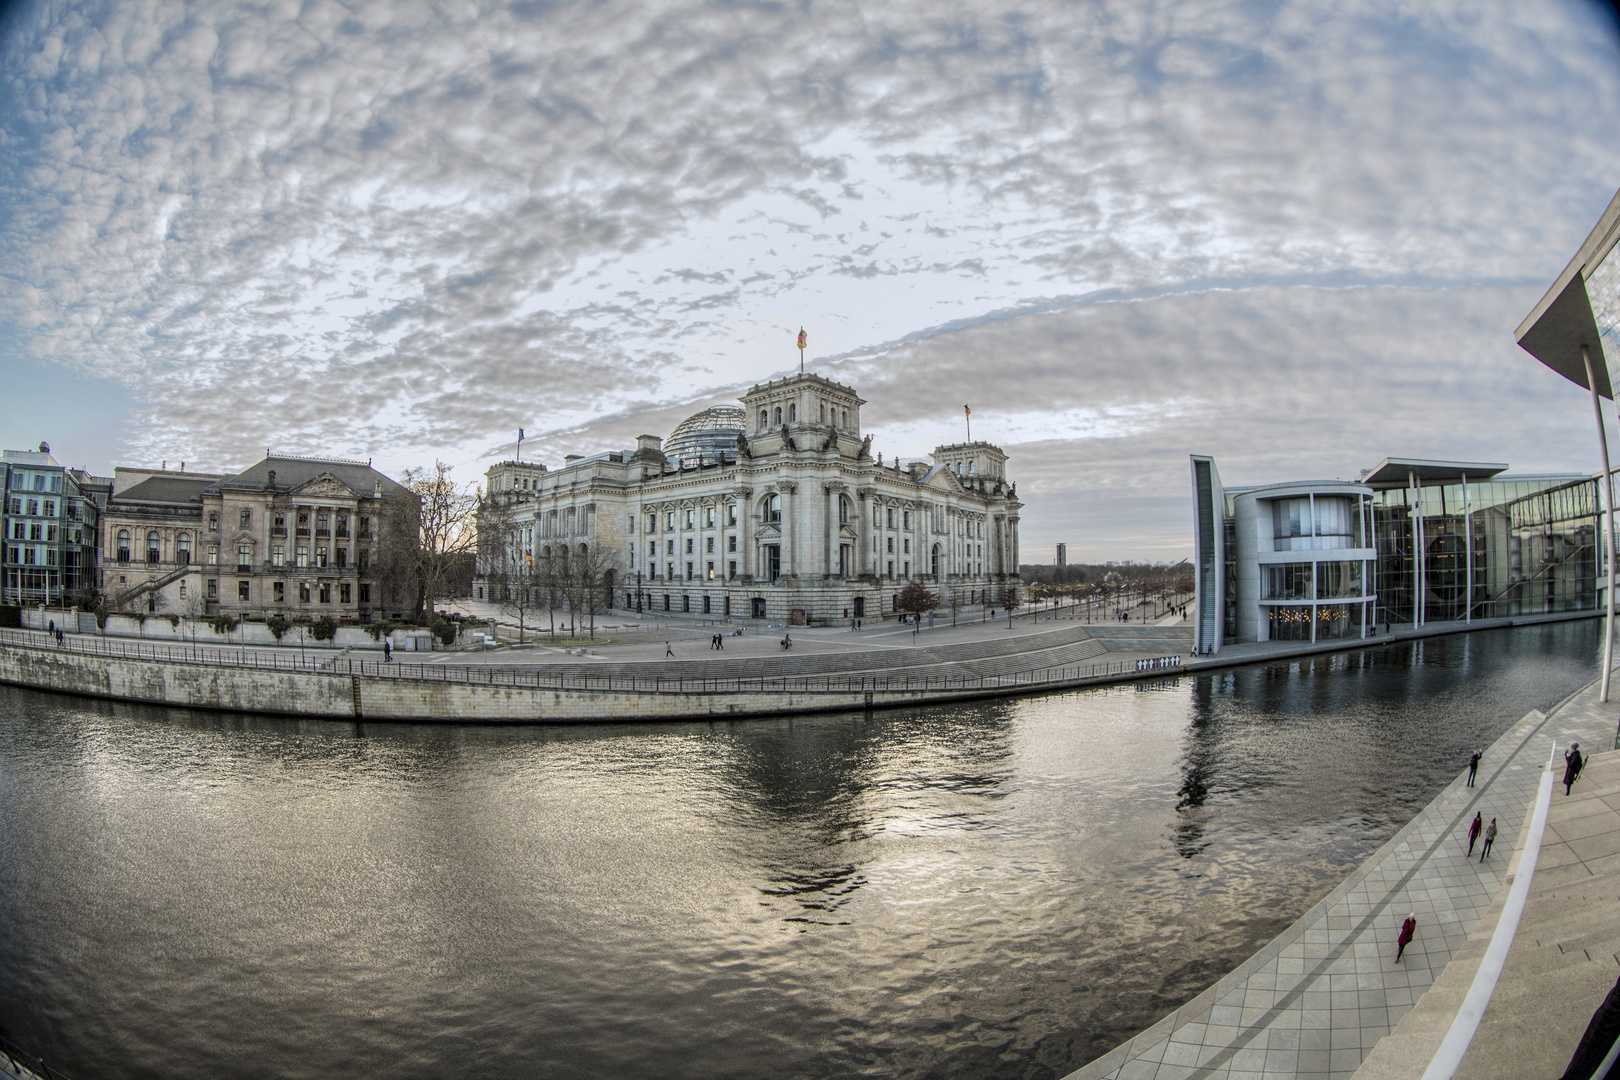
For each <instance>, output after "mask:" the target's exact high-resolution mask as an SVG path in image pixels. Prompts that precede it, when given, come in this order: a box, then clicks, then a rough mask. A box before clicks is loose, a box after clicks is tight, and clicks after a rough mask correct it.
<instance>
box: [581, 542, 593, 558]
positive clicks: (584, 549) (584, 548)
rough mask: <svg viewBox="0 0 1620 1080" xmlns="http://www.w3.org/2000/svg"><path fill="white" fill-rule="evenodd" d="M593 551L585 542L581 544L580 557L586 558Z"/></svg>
mask: <svg viewBox="0 0 1620 1080" xmlns="http://www.w3.org/2000/svg"><path fill="white" fill-rule="evenodd" d="M590 553H591V549H590V548H589V547H587V546H586V545H584V544H581V545H579V557H580V558H582V559H583V558H584V557H585V556H587V555H589V554H590Z"/></svg>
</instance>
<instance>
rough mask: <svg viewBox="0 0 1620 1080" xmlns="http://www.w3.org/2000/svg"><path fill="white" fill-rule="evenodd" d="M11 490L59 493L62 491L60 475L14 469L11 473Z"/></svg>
mask: <svg viewBox="0 0 1620 1080" xmlns="http://www.w3.org/2000/svg"><path fill="white" fill-rule="evenodd" d="M11 490H12V491H52V492H60V491H61V490H62V474H61V473H52V474H46V473H35V472H27V471H25V470H21V469H14V470H13V471H12V473H11Z"/></svg>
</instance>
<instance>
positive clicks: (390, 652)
mask: <svg viewBox="0 0 1620 1080" xmlns="http://www.w3.org/2000/svg"><path fill="white" fill-rule="evenodd" d="M393 658H394V645H393V643H392V642H391V641H389V640H388V639H387V638H383V660H384V661H388V660H392V659H393Z"/></svg>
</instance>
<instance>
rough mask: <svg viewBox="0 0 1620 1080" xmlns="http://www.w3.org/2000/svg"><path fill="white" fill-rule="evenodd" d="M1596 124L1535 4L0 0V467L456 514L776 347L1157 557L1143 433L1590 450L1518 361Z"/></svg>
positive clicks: (1493, 0)
mask: <svg viewBox="0 0 1620 1080" xmlns="http://www.w3.org/2000/svg"><path fill="white" fill-rule="evenodd" d="M1617 123H1620V33H1617V29H1616V19H1615V16H1614V14H1613V12H1612V11H1611V9H1609V8H1608V7H1606V6H1604V5H1601V4H1597V3H1592V2H1584V3H1580V2H1573V0H1569V2H1552V0H1517V2H1498V0H1469V2H1448V0H1437V2H1432V3H1423V4H1402V3H1396V2H1392V0H1378V2H1366V0H1322V2H1292V0H1271V2H1263V3H1259V2H1257V3H1242V2H1228V3H1223V2H1220V0H1190V2H1177V0H1170V2H1158V0H1122V2H1120V0H1096V2H1088V0H1023V2H997V0H926V2H910V0H885V2H884V3H881V4H877V3H871V4H866V5H862V4H857V3H851V2H848V0H827V2H822V0H799V2H796V3H778V2H767V0H756V2H747V0H727V2H717V3H705V2H699V0H668V2H649V0H639V2H638V0H600V2H593V3H567V2H553V0H515V2H511V3H487V4H477V3H466V2H455V0H445V2H438V3H427V2H419V0H377V2H371V0H351V2H347V3H336V2H326V0H306V2H302V3H299V2H285V3H284V2H276V0H258V2H253V3H215V2H188V0H118V2H116V3H115V2H112V0H106V2H101V3H97V2H93V0H84V2H72V3H68V2H61V0H13V2H11V3H9V4H8V5H6V6H5V7H4V8H3V9H0V368H3V370H4V372H5V379H4V383H3V385H4V386H5V395H4V401H3V404H0V443H3V444H4V445H5V446H7V447H22V448H32V447H33V446H34V445H36V444H37V443H38V442H39V441H40V440H48V441H49V442H50V443H51V445H52V447H53V450H54V451H55V453H56V456H57V457H58V459H59V460H62V461H63V462H64V463H66V464H72V465H78V466H82V467H86V468H90V469H92V470H94V471H97V472H103V473H105V472H107V471H108V470H110V469H111V467H112V466H113V465H115V464H116V465H143V466H144V465H156V464H159V463H161V462H165V461H166V462H168V463H169V464H170V466H171V467H173V466H175V465H177V464H178V463H179V462H181V461H184V462H186V463H187V466H186V467H187V468H188V469H198V470H220V471H224V470H231V469H240V468H244V467H246V466H247V465H249V464H251V463H252V462H254V461H256V460H258V458H259V457H260V456H261V455H262V454H263V453H264V451H265V450H266V449H270V450H274V451H276V452H278V453H297V454H310V455H321V456H332V457H339V458H348V459H357V460H368V459H369V460H372V461H374V462H375V464H376V465H377V466H378V467H379V468H382V469H384V470H385V471H388V472H390V473H392V474H396V475H397V474H398V473H399V472H400V471H401V470H403V469H405V468H407V467H410V466H420V465H426V464H430V463H432V462H433V461H434V460H443V461H446V462H449V463H451V464H453V465H454V466H455V467H456V470H457V476H458V477H460V478H461V479H462V480H464V481H466V482H469V483H472V482H476V481H478V480H479V479H481V477H482V474H483V471H484V470H485V469H486V468H488V467H489V465H491V464H493V463H494V462H496V461H498V460H503V459H508V458H510V457H511V456H512V454H513V443H514V440H515V438H516V433H517V430H518V428H519V427H522V428H524V429H526V431H527V434H528V441H526V442H525V444H524V447H523V451H524V457H525V459H526V460H540V461H546V462H548V463H553V464H560V462H561V458H562V456H563V454H565V453H593V452H596V451H600V450H606V449H619V448H626V447H631V446H633V445H634V438H635V436H636V435H637V434H640V433H642V432H649V433H652V434H666V433H667V432H668V431H669V429H670V428H672V427H673V426H674V425H675V424H676V423H677V422H678V421H679V420H680V419H681V418H682V417H684V416H686V415H688V414H690V413H692V412H695V411H696V410H698V409H700V408H703V407H706V406H708V405H712V404H717V403H726V402H733V401H734V400H735V399H736V398H737V397H738V396H739V395H740V394H741V393H742V392H744V391H745V390H746V389H747V388H748V387H749V386H750V385H752V384H754V383H756V382H761V381H764V380H766V379H769V378H773V377H779V376H781V375H783V374H787V373H789V372H791V371H793V370H796V369H797V363H798V353H797V350H796V349H795V348H794V340H795V338H796V336H797V333H798V330H799V328H800V327H801V326H802V327H804V328H805V330H806V331H807V334H808V338H809V348H808V350H807V358H808V361H809V366H810V368H811V369H812V370H815V371H817V372H819V373H821V374H823V375H826V376H828V377H829V378H833V379H837V380H839V381H841V382H844V383H848V384H850V385H853V386H854V387H856V389H857V390H858V391H859V392H860V393H861V395H862V396H863V397H864V398H866V399H867V400H868V402H869V404H868V405H866V406H865V408H864V409H863V411H862V419H863V423H864V426H865V428H866V430H867V431H868V432H869V433H871V434H873V436H874V438H873V452H874V453H877V452H883V453H884V454H885V456H886V458H888V459H892V458H895V457H899V458H901V459H902V460H906V459H913V458H926V456H927V454H928V452H929V451H930V450H931V449H932V448H933V447H934V446H935V445H938V444H940V443H945V442H955V441H959V440H961V439H962V438H963V411H962V409H963V406H964V405H970V406H971V407H972V409H973V434H974V435H975V437H977V438H980V439H987V440H990V441H992V442H994V443H996V444H998V445H1000V446H1001V447H1003V448H1004V449H1005V450H1006V451H1007V452H1008V454H1009V455H1010V458H1011V460H1010V462H1009V465H1008V469H1009V473H1010V475H1011V476H1012V478H1013V479H1015V480H1016V481H1017V482H1018V492H1019V496H1020V498H1022V499H1023V501H1024V502H1025V504H1026V505H1025V508H1024V511H1023V518H1022V529H1021V533H1022V549H1023V557H1024V559H1025V561H1031V562H1044V561H1049V560H1050V559H1051V558H1052V553H1053V545H1054V544H1055V543H1057V542H1060V541H1061V542H1066V543H1067V544H1068V551H1069V558H1070V560H1071V561H1082V560H1086V561H1090V560H1096V561H1102V560H1105V559H1138V560H1149V561H1153V560H1174V559H1177V558H1181V557H1183V556H1185V555H1187V554H1188V553H1189V552H1190V549H1191V540H1190V529H1191V511H1190V503H1189V497H1188V487H1189V480H1188V466H1187V455H1188V454H1189V453H1208V454H1213V455H1214V456H1215V457H1216V460H1217V464H1218V466H1219V468H1220V470H1221V474H1222V477H1223V479H1225V480H1226V481H1227V482H1228V483H1234V484H1236V483H1259V482H1268V481H1280V480H1285V479H1306V478H1310V479H1321V478H1334V477H1339V478H1345V479H1349V478H1353V477H1354V476H1355V474H1356V473H1358V472H1359V471H1360V470H1362V469H1365V468H1367V467H1370V466H1372V465H1374V464H1376V463H1377V462H1378V461H1379V460H1381V459H1382V458H1384V457H1385V456H1411V457H1439V458H1451V459H1461V460H1482V461H1500V462H1508V463H1510V464H1511V465H1512V466H1513V470H1514V471H1515V472H1520V473H1528V472H1545V471H1584V472H1591V471H1595V470H1596V469H1597V468H1598V467H1599V463H1598V457H1597V448H1596V439H1595V437H1594V435H1595V432H1594V431H1592V417H1591V409H1590V403H1589V399H1588V398H1587V397H1586V396H1585V394H1584V392H1583V391H1581V390H1580V389H1579V388H1578V387H1576V386H1574V385H1573V384H1571V383H1568V382H1565V381H1563V380H1561V379H1560V378H1558V377H1557V376H1556V375H1553V374H1552V373H1550V372H1548V371H1546V370H1544V369H1542V368H1541V367H1540V366H1539V365H1537V364H1536V363H1535V362H1534V361H1533V360H1532V359H1531V358H1530V357H1529V356H1528V355H1527V354H1525V353H1523V352H1522V351H1520V350H1518V348H1517V347H1516V346H1515V345H1514V343H1513V331H1514V329H1515V327H1516V326H1517V325H1518V323H1519V322H1520V320H1521V319H1522V318H1523V317H1524V315H1525V314H1526V313H1528V311H1529V310H1530V308H1531V307H1532V306H1533V305H1534V304H1535V302H1536V300H1537V299H1538V298H1539V297H1540V296H1541V294H1542V292H1543V291H1544V290H1545V289H1546V288H1547V286H1548V285H1549V284H1550V283H1551V282H1552V280H1553V278H1554V277H1555V276H1556V275H1557V274H1558V272H1559V271H1560V270H1561V269H1562V268H1563V266H1564V264H1565V263H1566V262H1567V261H1568V259H1569V258H1570V256H1571V255H1572V254H1573V253H1574V251H1575V249H1576V248H1577V247H1578V246H1579V244H1580V242H1581V241H1582V239H1584V238H1585V236H1586V234H1587V232H1588V231H1589V230H1590V228H1591V227H1592V225H1593V224H1594V223H1595V222H1596V220H1597V218H1598V215H1599V214H1600V213H1601V212H1602V211H1603V208H1604V207H1605V206H1606V205H1607V203H1608V201H1609V199H1610V198H1611V197H1612V196H1613V194H1614V191H1615V189H1616V187H1617V186H1620V139H1617V138H1616V125H1617ZM1613 419H1614V417H1613V416H1612V415H1611V417H1610V421H1611V428H1612V427H1613ZM1611 437H1612V438H1617V439H1620V435H1611Z"/></svg>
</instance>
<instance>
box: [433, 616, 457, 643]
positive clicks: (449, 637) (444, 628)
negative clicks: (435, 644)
mask: <svg viewBox="0 0 1620 1080" xmlns="http://www.w3.org/2000/svg"><path fill="white" fill-rule="evenodd" d="M433 636H434V637H436V638H438V639H439V641H441V642H442V643H443V644H445V645H447V646H449V645H454V644H455V643H456V624H455V623H453V622H449V621H448V620H445V619H440V620H439V621H438V622H436V623H434V624H433Z"/></svg>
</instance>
